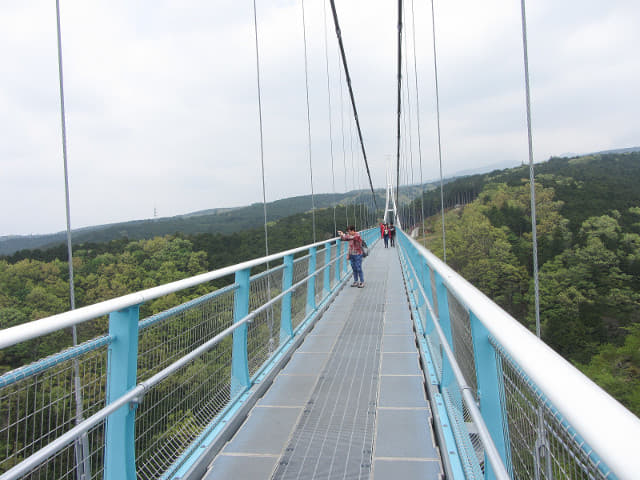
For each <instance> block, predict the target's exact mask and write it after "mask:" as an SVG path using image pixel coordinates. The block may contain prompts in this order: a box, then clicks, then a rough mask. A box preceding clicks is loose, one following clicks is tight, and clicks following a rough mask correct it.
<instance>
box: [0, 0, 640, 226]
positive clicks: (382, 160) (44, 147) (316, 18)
mask: <svg viewBox="0 0 640 480" xmlns="http://www.w3.org/2000/svg"><path fill="white" fill-rule="evenodd" d="M257 3H258V22H259V26H258V28H259V46H260V67H261V72H260V74H261V82H262V101H263V112H262V113H263V120H264V162H265V180H266V190H267V200H275V199H277V198H282V197H285V196H290V195H300V194H307V193H309V192H310V178H309V177H310V174H309V152H308V136H307V135H308V130H307V128H308V127H307V112H306V92H305V84H304V81H305V75H304V50H303V41H302V40H303V37H302V18H301V3H300V2H299V1H294V0H274V1H269V2H257ZM336 3H337V9H338V14H339V17H340V22H341V27H342V34H343V39H344V44H345V49H346V52H347V56H348V61H349V68H350V71H351V77H352V82H353V87H354V90H355V97H356V101H357V105H358V111H359V118H360V122H361V126H362V133H363V136H364V139H365V142H366V148H367V153H368V157H369V162H370V166H371V170H372V175H373V180H374V183H375V186H376V187H380V186H383V185H384V183H385V169H386V162H387V160H386V157H387V156H389V155H391V156H392V157H394V156H395V150H396V145H395V137H396V131H395V128H396V90H395V89H396V81H397V80H396V57H395V56H396V51H397V45H396V35H397V18H396V15H397V10H396V9H397V6H396V3H395V2H388V1H382V0H370V1H364V0H357V1H356V0H350V1H348V2H346V1H337V2H336ZM404 4H405V8H406V11H407V13H406V15H405V32H406V33H407V34H408V35H412V33H413V32H412V27H411V24H412V21H411V17H410V14H409V12H410V8H411V5H412V2H410V1H408V0H407V1H405V2H404ZM304 6H305V16H306V22H307V53H308V76H309V87H310V90H309V102H310V103H309V106H310V115H311V152H312V161H313V175H314V190H315V191H316V192H329V191H331V190H332V189H333V185H334V184H335V188H336V189H337V190H338V191H343V190H344V189H345V188H346V189H351V188H359V187H366V185H367V183H368V181H367V179H366V178H365V177H364V175H363V174H362V169H361V167H362V158H361V154H360V147H359V145H358V144H357V137H356V132H355V129H354V127H353V120H352V115H351V105H350V101H349V99H348V94H347V90H346V86H345V85H341V84H340V83H339V82H338V77H339V75H340V67H339V57H338V53H337V48H336V44H337V42H336V39H335V33H334V30H333V23H332V17H331V11H330V8H329V6H328V2H327V5H325V4H324V3H323V1H321V0H305V3H304ZM413 7H414V11H415V15H416V17H415V25H416V32H415V34H416V42H417V46H416V54H417V59H416V63H417V66H418V76H419V79H418V80H419V86H420V91H419V95H420V121H421V133H422V136H421V144H422V149H423V167H424V168H423V170H424V178H425V179H432V178H435V177H437V175H438V163H437V138H436V123H435V112H434V110H435V96H434V87H435V84H434V74H433V57H432V55H433V45H432V32H431V4H430V2H429V1H426V2H422V1H420V2H418V1H414V3H413ZM325 8H326V9H327V15H328V32H327V33H328V40H329V70H330V83H331V85H330V91H331V112H329V107H328V98H327V77H326V65H325V50H324V15H325ZM527 8H528V11H527V15H528V34H529V56H530V71H531V89H532V92H531V93H532V102H533V104H532V115H533V129H534V153H535V155H536V160H543V159H545V158H548V157H549V156H551V155H555V154H561V153H564V152H569V151H578V152H581V151H585V152H586V151H591V150H600V149H605V148H611V147H626V146H631V145H637V144H638V143H640V138H639V137H640V135H639V133H640V132H639V127H638V123H637V121H636V120H635V119H636V117H637V111H638V110H639V107H640V99H639V97H638V95H637V85H638V84H639V83H640V62H639V61H638V57H637V54H636V52H635V50H634V48H635V46H636V45H638V44H640V33H639V32H638V30H637V28H635V26H636V25H637V24H638V20H640V6H639V5H638V4H637V2H635V1H632V0H619V1H616V2H608V3H607V2H604V3H603V2H600V1H596V0H584V1H578V0H568V1H564V2H552V1H551V0H544V1H543V0H540V1H538V2H529V5H527ZM435 9H436V10H435V12H436V31H437V39H436V41H437V47H438V48H437V53H438V69H439V87H440V110H441V127H442V145H443V162H444V170H445V173H448V174H453V173H455V172H456V171H459V170H462V169H468V168H475V167H478V166H482V165H492V164H494V163H496V162H502V161H512V162H513V164H514V165H515V164H518V163H520V162H521V161H522V160H523V159H526V156H527V144H526V129H525V128H526V127H525V113H524V81H523V62H522V39H521V30H520V28H521V23H520V22H521V19H520V9H519V4H518V2H511V1H508V0H489V1H486V2H473V1H471V0H455V1H447V2H438V1H436V3H435ZM62 29H63V32H62V33H63V57H64V78H65V95H66V109H67V126H68V147H69V148H68V150H69V172H70V182H71V202H72V206H71V210H72V226H74V227H81V226H86V225H91V224H100V223H106V222H115V221H122V220H129V219H135V218H147V217H150V216H151V215H152V214H153V210H154V208H157V210H158V213H159V214H160V215H175V214H180V213H186V212H189V211H194V210H200V209H205V208H213V207H221V206H231V205H243V204H248V203H252V202H257V201H261V199H262V191H261V178H260V157H259V152H260V150H259V143H258V138H259V137H258V110H257V92H256V71H255V51H254V31H253V12H252V2H250V1H247V2H237V1H233V0H218V1H216V2H210V1H204V0H189V1H183V2H178V1H176V0H164V1H151V0H146V1H138V2H128V1H125V0H116V1H113V2H108V3H96V2H84V1H81V0H69V1H66V2H63V3H62ZM410 38H411V37H410ZM404 54H405V55H408V57H407V58H406V60H407V63H408V65H409V71H408V72H405V76H406V80H407V81H408V82H409V96H410V101H411V102H412V105H411V111H412V112H413V114H414V118H412V120H411V122H410V124H411V128H409V122H408V121H407V120H405V123H406V127H403V128H406V131H405V133H407V132H408V131H409V130H410V131H411V137H410V139H409V135H407V139H406V140H405V141H404V144H403V152H404V154H408V153H409V152H412V153H413V161H414V163H415V162H417V159H418V156H419V155H418V152H417V145H418V141H417V138H416V135H417V122H416V119H415V112H416V108H415V104H414V103H413V102H415V91H414V90H415V85H414V82H415V79H414V73H413V47H412V46H411V42H410V44H409V48H408V51H405V52H404ZM0 55H1V56H2V58H3V62H2V63H1V64H0V128H1V129H2V132H3V134H2V136H0V204H2V205H3V208H2V209H1V210H0V212H1V213H0V235H4V234H16V233H32V232H33V233H38V232H49V231H57V230H63V229H64V228H65V223H64V222H65V219H64V183H63V173H62V151H61V138H60V112H59V97H58V67H57V52H56V28H55V5H54V4H53V3H52V2H49V1H45V0H23V1H21V2H4V3H2V4H1V5H0ZM405 88H406V85H405ZM341 90H342V91H341ZM404 108H405V109H406V105H405V106H404ZM329 117H330V118H331V119H332V122H333V123H332V137H331V140H332V141H333V145H332V147H333V157H334V166H333V167H334V168H333V170H334V172H335V178H332V175H331V157H330V147H331V146H330V137H329ZM342 122H344V130H343V129H342ZM403 125H404V124H403ZM343 137H344V142H345V149H344V150H343ZM406 163H409V159H407V160H406V161H405V160H403V164H406ZM352 165H355V166H359V167H360V170H358V172H357V173H356V174H355V175H354V174H353V173H352V172H351V167H352ZM345 166H346V167H347V168H346V170H347V174H346V178H345ZM407 177H409V178H410V175H407ZM414 178H417V173H415V172H414Z"/></svg>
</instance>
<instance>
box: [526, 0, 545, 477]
mask: <svg viewBox="0 0 640 480" xmlns="http://www.w3.org/2000/svg"><path fill="white" fill-rule="evenodd" d="M524 3H525V2H524V0H521V1H520V7H521V12H522V50H523V56H524V83H525V99H526V106H527V140H528V144H529V185H530V188H531V233H532V236H531V243H532V247H533V253H532V256H533V282H534V288H535V295H534V296H535V315H536V335H537V336H538V338H540V285H539V282H538V238H537V226H536V223H537V221H536V190H535V183H534V176H535V175H534V171H533V139H532V135H531V95H530V88H529V54H528V48H527V20H526V14H525V5H524ZM537 413H538V427H537V439H536V445H539V447H538V452H539V453H538V454H536V457H535V464H534V478H536V479H540V478H542V477H543V476H546V477H547V478H548V477H550V475H551V474H552V467H551V453H550V452H549V444H548V441H547V438H546V429H545V426H544V423H545V422H544V412H543V409H542V407H541V406H540V407H539V408H538V412H537ZM542 463H544V465H542ZM543 472H544V473H543Z"/></svg>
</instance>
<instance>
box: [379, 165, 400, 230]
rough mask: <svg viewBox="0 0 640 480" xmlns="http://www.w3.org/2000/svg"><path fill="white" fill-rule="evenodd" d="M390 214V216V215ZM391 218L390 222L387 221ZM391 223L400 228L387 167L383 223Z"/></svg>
mask: <svg viewBox="0 0 640 480" xmlns="http://www.w3.org/2000/svg"><path fill="white" fill-rule="evenodd" d="M390 214H391V215H390ZM389 217H391V220H389ZM389 221H390V222H391V223H393V224H394V225H396V226H397V227H398V228H402V225H401V224H400V217H398V206H397V205H396V198H395V196H394V195H393V182H392V181H391V173H390V170H389V166H388V165H387V201H386V202H385V206H384V219H383V223H388V222H389Z"/></svg>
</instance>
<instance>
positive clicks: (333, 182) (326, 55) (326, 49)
mask: <svg viewBox="0 0 640 480" xmlns="http://www.w3.org/2000/svg"><path fill="white" fill-rule="evenodd" d="M322 6H323V9H324V60H325V65H326V67H327V99H328V102H329V153H330V154H331V187H332V188H333V197H334V200H333V235H337V234H338V233H337V232H338V225H337V222H336V203H335V197H336V173H335V167H334V158H333V128H332V124H331V120H332V118H331V81H330V79H329V46H328V41H327V1H326V0H324V2H322Z"/></svg>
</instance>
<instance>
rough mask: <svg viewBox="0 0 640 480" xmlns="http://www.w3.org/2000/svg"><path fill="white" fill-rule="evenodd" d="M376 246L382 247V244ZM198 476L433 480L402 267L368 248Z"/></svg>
mask: <svg viewBox="0 0 640 480" xmlns="http://www.w3.org/2000/svg"><path fill="white" fill-rule="evenodd" d="M379 243H380V242H379ZM364 269H365V281H366V287H365V288H363V289H361V288H349V287H348V286H347V287H345V288H344V290H343V291H342V292H340V294H339V295H338V296H337V298H336V299H335V301H334V302H333V303H332V304H331V305H330V306H329V308H328V309H327V311H326V312H325V313H324V315H323V316H322V318H320V319H319V320H318V322H317V323H316V325H315V327H314V328H313V329H312V330H311V331H310V332H309V334H308V335H307V337H306V338H305V340H304V343H303V344H302V345H301V346H300V348H298V350H297V351H296V352H295V353H294V354H293V356H292V357H291V360H290V361H289V362H288V364H287V365H286V366H285V367H284V368H283V369H282V371H281V372H280V373H279V374H278V375H277V377H276V378H275V380H274V382H273V384H272V386H271V387H270V388H269V390H268V391H267V392H266V393H265V395H264V396H263V397H262V398H261V399H260V400H259V401H258V402H257V403H256V405H255V406H254V408H253V409H252V410H251V412H250V413H249V415H248V416H247V418H246V421H245V422H244V423H243V424H242V425H241V427H240V428H239V429H238V431H237V432H236V433H235V435H234V436H233V438H232V439H231V440H230V441H229V442H228V443H227V444H226V445H225V446H224V448H222V450H221V451H220V452H219V454H218V455H217V456H216V457H215V458H214V460H213V462H212V463H211V464H210V465H209V468H208V470H207V472H206V474H205V476H204V477H203V478H205V479H207V480H214V479H231V478H242V479H267V478H272V479H294V478H295V479H312V478H313V479H316V478H317V479H319V478H327V479H330V478H359V479H375V480H383V479H394V480H396V479H399V478H401V479H411V478H421V479H438V478H440V477H441V472H442V467H441V463H440V458H439V451H438V449H437V448H436V446H435V440H434V436H433V433H432V428H431V412H430V409H429V405H428V401H427V399H426V397H425V389H424V385H423V380H424V379H423V374H422V370H421V369H420V365H419V355H418V351H417V348H416V345H415V340H414V332H413V329H412V323H411V319H410V313H409V307H408V303H407V299H406V294H405V290H404V284H403V280H402V274H401V271H400V262H399V261H398V256H397V252H396V250H395V248H389V249H385V248H383V247H382V245H380V244H378V246H377V247H376V248H374V249H372V253H371V255H370V256H369V257H368V258H367V259H366V260H365V263H364Z"/></svg>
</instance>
